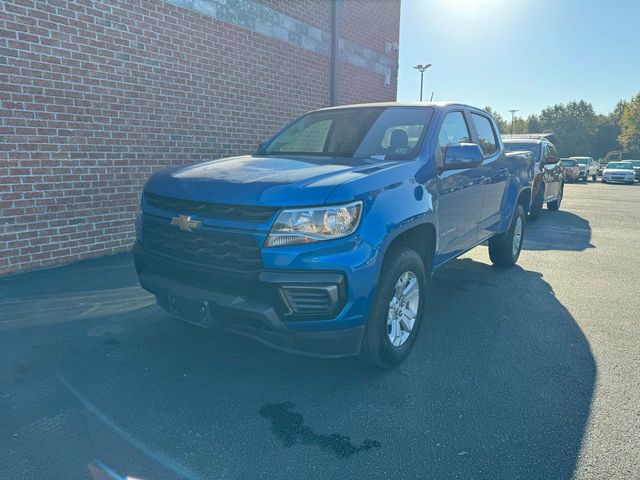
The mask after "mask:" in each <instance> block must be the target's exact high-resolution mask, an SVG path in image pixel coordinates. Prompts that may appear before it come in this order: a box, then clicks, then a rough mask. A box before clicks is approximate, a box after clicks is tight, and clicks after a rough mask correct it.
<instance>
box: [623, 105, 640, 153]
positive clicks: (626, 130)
mask: <svg viewBox="0 0 640 480" xmlns="http://www.w3.org/2000/svg"><path fill="white" fill-rule="evenodd" d="M620 130H621V131H620V136H619V137H618V139H619V141H620V144H621V145H622V147H623V148H624V150H625V151H626V152H632V153H638V152H640V93H639V94H638V95H636V96H635V97H633V98H632V99H631V100H630V101H629V102H628V103H627V104H626V105H625V106H624V110H623V112H622V117H621V119H620Z"/></svg>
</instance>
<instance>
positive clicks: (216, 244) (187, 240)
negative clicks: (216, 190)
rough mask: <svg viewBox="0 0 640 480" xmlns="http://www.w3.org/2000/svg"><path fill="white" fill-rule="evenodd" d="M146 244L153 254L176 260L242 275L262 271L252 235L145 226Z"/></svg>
mask: <svg viewBox="0 0 640 480" xmlns="http://www.w3.org/2000/svg"><path fill="white" fill-rule="evenodd" d="M142 231H143V235H142V239H143V244H144V246H145V247H146V248H147V249H148V250H149V251H152V252H156V253H159V254H161V255H165V256H168V257H171V258H174V259H176V260H181V261H187V262H191V263H195V264H198V265H203V266H210V267H217V268H224V269H228V270H236V271H241V272H250V271H256V270H259V269H261V268H262V255H261V253H260V248H259V247H258V244H257V243H256V241H255V239H254V238H253V237H252V236H250V235H227V234H222V233H219V232H207V231H198V230H197V231H191V232H185V231H183V230H180V229H179V228H178V227H176V226H174V225H170V224H165V223H160V222H156V221H149V220H148V219H145V221H144V222H143V230H142Z"/></svg>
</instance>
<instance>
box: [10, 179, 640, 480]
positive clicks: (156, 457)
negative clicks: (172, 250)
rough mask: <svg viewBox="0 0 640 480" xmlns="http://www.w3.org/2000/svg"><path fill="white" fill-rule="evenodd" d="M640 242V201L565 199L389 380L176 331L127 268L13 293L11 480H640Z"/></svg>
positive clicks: (585, 195)
mask: <svg viewBox="0 0 640 480" xmlns="http://www.w3.org/2000/svg"><path fill="white" fill-rule="evenodd" d="M639 225H640V185H637V184H636V185H635V186H625V185H603V184H601V183H597V184H595V183H589V184H575V185H574V184H571V185H567V187H566V190H565V199H564V203H563V205H562V209H561V211H559V212H550V211H547V210H544V211H543V212H542V214H541V216H540V219H539V220H538V221H537V222H535V223H528V224H527V227H528V231H527V232H526V243H525V250H524V251H523V253H522V256H521V258H520V261H519V266H518V267H516V268H513V269H510V270H496V269H494V268H492V267H491V266H490V263H489V259H488V255H487V251H486V249H485V248H484V247H480V248H478V249H475V250H474V251H472V252H471V253H470V254H468V255H466V256H465V257H464V258H462V259H459V260H456V261H454V262H452V263H451V264H450V265H448V266H447V267H445V268H444V269H443V270H441V271H440V272H438V274H437V278H436V280H435V283H434V293H435V295H433V298H434V303H435V308H434V314H433V316H432V317H431V318H430V319H429V320H428V322H427V323H426V325H424V326H423V329H422V331H421V334H420V337H419V339H418V342H417V344H416V348H415V350H414V352H413V353H412V355H411V356H410V358H409V359H408V361H407V362H406V363H405V364H403V365H402V366H401V367H399V368H396V369H393V370H388V371H382V370H377V369H373V368H370V367H368V366H366V365H364V364H361V363H360V362H358V361H357V360H354V359H340V360H319V359H312V358H304V357H296V356H291V355H288V354H284V353H280V352H276V351H273V350H271V349H269V348H268V347H265V346H263V345H261V344H259V343H256V342H254V341H252V340H250V339H245V338H242V337H236V336H232V335H231V334H226V333H221V332H219V331H215V330H212V331H204V330H200V329H198V328H197V327H192V326H190V325H187V324H182V323H179V322H177V321H174V320H172V319H171V318H170V317H168V316H167V315H166V314H164V313H163V312H162V311H161V310H159V309H158V308H157V307H156V306H155V305H154V302H153V298H152V297H151V296H149V295H148V294H146V293H145V292H144V291H143V290H141V289H140V287H139V286H138V285H137V279H136V276H135V272H134V269H133V266H132V263H131V257H130V256H129V255H127V254H125V255H119V256H115V257H110V258H103V259H99V260H94V261H89V262H84V263H81V264H76V265H72V266H68V267H63V268H58V269H53V270H49V271H42V272H35V273H29V274H24V275H20V276H14V277H6V278H3V279H0V477H2V478H12V479H13V478H16V479H17V478H21V479H22V478H28V479H41V478H65V479H75V478H95V479H102V478H121V477H120V476H122V477H125V476H127V475H130V476H133V477H136V478H144V479H165V478H167V479H169V478H231V479H233V478H356V477H360V478H391V477H397V478H421V479H424V478H433V479H443V478H460V479H475V478H486V479H497V478H501V479H502V478H504V479H515V478H536V479H550V478H553V479H567V478H580V479H587V478H589V479H591V478H628V479H637V478H640V368H639V366H640V302H638V298H639V296H638V294H639V288H640V260H638V245H639V243H640V228H639ZM105 472H112V476H108V475H107V474H106V473H105ZM117 475H119V476H117Z"/></svg>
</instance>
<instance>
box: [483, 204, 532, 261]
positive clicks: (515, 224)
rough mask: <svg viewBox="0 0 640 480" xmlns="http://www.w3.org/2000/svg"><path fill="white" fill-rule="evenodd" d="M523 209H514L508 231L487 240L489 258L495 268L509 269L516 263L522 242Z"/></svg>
mask: <svg viewBox="0 0 640 480" xmlns="http://www.w3.org/2000/svg"><path fill="white" fill-rule="evenodd" d="M524 219H525V217H524V208H522V205H518V206H517V207H516V211H515V212H514V214H513V218H512V219H511V226H510V227H509V230H508V231H506V232H505V233H502V234H500V235H496V236H495V237H492V238H490V239H489V258H490V259H491V262H492V263H493V264H494V265H495V266H496V267H510V266H511V265H514V264H515V263H516V262H517V261H518V257H520V252H521V251H522V243H523V240H524Z"/></svg>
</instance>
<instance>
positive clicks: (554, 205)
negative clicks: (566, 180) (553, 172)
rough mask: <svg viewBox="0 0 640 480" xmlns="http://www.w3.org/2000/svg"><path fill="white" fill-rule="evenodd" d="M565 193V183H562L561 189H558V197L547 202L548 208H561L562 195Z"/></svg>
mask: <svg viewBox="0 0 640 480" xmlns="http://www.w3.org/2000/svg"><path fill="white" fill-rule="evenodd" d="M563 195H564V184H561V185H560V190H559V191H558V198H556V199H555V200H554V201H553V202H548V203H547V208H548V209H549V210H554V211H555V210H560V204H561V203H562V196H563Z"/></svg>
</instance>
